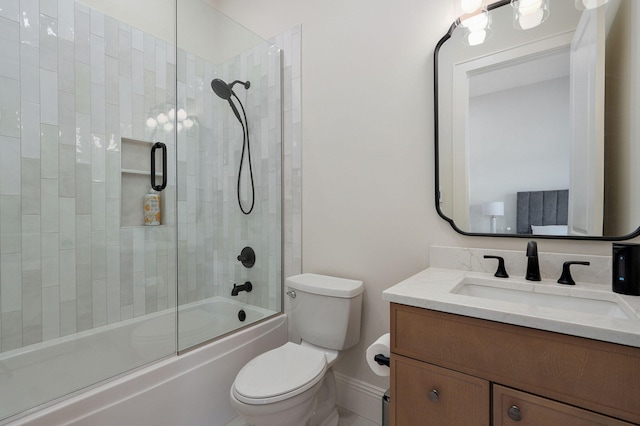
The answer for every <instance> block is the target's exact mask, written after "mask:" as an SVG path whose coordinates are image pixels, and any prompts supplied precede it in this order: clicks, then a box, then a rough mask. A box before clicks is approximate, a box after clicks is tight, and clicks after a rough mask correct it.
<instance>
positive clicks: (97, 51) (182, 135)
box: [0, 0, 301, 352]
mask: <svg viewBox="0 0 640 426" xmlns="http://www.w3.org/2000/svg"><path fill="white" fill-rule="evenodd" d="M273 44H276V45H277V46H281V47H287V49H285V50H284V52H283V55H284V79H283V81H284V86H283V87H282V93H284V117H281V115H280V114H281V111H280V110H279V109H277V108H275V106H276V105H277V104H278V103H279V102H280V93H281V90H280V80H279V78H278V74H277V73H276V72H274V70H277V69H278V64H279V59H278V58H279V54H278V51H277V49H276V48H275V47H273ZM289 47H290V49H289ZM299 47H300V28H299V27H297V28H294V29H292V30H289V31H287V32H285V33H283V34H281V35H279V36H278V37H276V38H275V39H274V40H271V42H267V43H264V44H263V45H261V46H258V47H256V48H255V49H252V50H250V51H248V52H245V53H243V54H241V55H239V56H238V57H236V58H233V59H231V60H229V61H228V62H225V63H224V64H216V65H214V64H210V63H207V62H206V61H205V60H203V59H202V58H198V57H195V56H194V55H192V54H190V53H188V52H185V51H183V50H180V49H178V50H177V51H176V47H175V46H174V45H172V44H171V43H167V42H165V41H163V40H160V39H157V38H155V37H153V36H151V35H149V34H146V33H143V32H142V31H140V30H137V29H136V28H132V27H131V26H130V25H128V24H125V23H123V22H119V21H117V20H116V19H114V18H112V17H109V16H106V15H104V14H103V13H101V12H100V11H97V10H94V9H91V8H89V7H87V6H85V5H83V4H81V3H78V2H74V1H73V0H57V1H53V0H40V1H38V0H9V1H4V2H2V7H0V55H2V58H3V59H2V61H0V93H2V95H3V96H2V100H0V351H1V352H4V351H8V350H11V349H16V348H20V347H22V346H26V345H30V344H34V343H38V342H42V341H45V340H49V339H54V338H57V337H60V336H64V335H69V334H73V333H76V332H79V331H82V330H87V329H91V328H95V327H99V326H102V325H106V324H110V323H114V322H118V321H121V320H125V319H128V318H131V317H133V316H140V315H144V314H147V313H151V312H155V311H158V310H162V309H167V308H171V307H174V306H175V305H176V303H177V300H176V297H177V295H178V293H179V299H178V300H179V301H180V303H186V302H190V301H194V300H199V299H202V298H205V297H210V296H214V295H224V296H229V295H230V291H231V287H232V285H233V282H238V283H242V282H244V280H247V279H248V280H252V281H253V282H254V284H255V285H256V287H254V289H255V290H254V292H252V293H251V294H241V296H240V297H242V298H244V300H246V301H248V302H249V303H254V304H257V305H260V306H263V307H266V308H270V309H274V310H279V309H280V299H281V295H280V286H279V283H280V282H281V279H282V275H281V274H282V273H283V272H281V271H280V265H281V263H282V259H281V257H280V256H281V254H280V253H281V252H280V244H282V243H284V247H285V248H284V251H285V258H284V264H285V270H284V275H285V276H288V275H292V274H295V273H299V272H300V270H301V259H300V136H301V131H300V125H301V111H300V100H299V96H300V48H299ZM176 56H177V61H176ZM215 77H218V78H223V79H225V80H227V81H232V80H235V79H248V80H251V82H252V88H251V89H250V90H248V91H245V90H244V89H241V86H236V88H235V90H236V92H237V93H238V95H239V96H240V97H241V99H242V100H243V102H245V107H246V108H247V115H248V120H249V125H250V133H251V138H252V162H253V168H254V175H255V182H256V211H255V213H253V214H252V215H251V216H250V217H248V218H247V217H243V215H241V214H240V213H239V209H238V207H237V202H236V199H235V197H236V195H235V184H236V181H235V179H236V177H237V166H238V163H239V159H240V158H239V156H240V152H241V147H242V142H241V135H242V133H241V129H240V127H239V124H238V123H237V121H236V119H235V116H234V115H233V113H231V111H230V109H229V107H228V104H227V103H226V102H223V101H221V100H220V99H218V98H216V97H215V96H214V95H213V93H212V92H211V89H210V86H209V83H210V81H211V79H212V78H215ZM176 78H177V80H178V96H177V100H178V105H179V107H182V108H184V109H185V110H186V111H187V113H188V114H189V115H190V116H192V118H193V119H194V121H195V122H196V124H195V125H194V126H193V127H192V128H191V129H186V128H184V127H183V128H181V129H177V128H174V129H172V130H169V131H159V130H157V129H156V130H155V131H154V130H152V129H150V128H149V127H147V126H146V120H147V118H148V117H149V115H150V114H157V113H159V112H161V111H169V110H170V109H171V105H174V104H175V101H176V92H175V88H176V84H175V81H176ZM281 120H282V121H283V122H284V129H283V130H282V131H283V132H284V147H283V149H284V164H283V165H281V164H280V158H281V157H280V146H279V142H280V134H279V132H280V130H279V124H280V121H281ZM176 131H178V145H177V151H176V144H175V142H174V140H175V132H176ZM122 137H128V138H134V139H143V140H149V141H161V142H164V143H166V144H167V147H168V154H169V156H168V164H169V174H168V175H169V180H168V186H167V189H166V190H165V191H163V193H162V196H163V197H164V211H163V222H164V223H165V225H163V226H160V227H142V226H140V227H121V224H120V210H121V199H120V194H121V184H122V182H121V170H120V160H121V158H120V153H121V138H122ZM176 155H177V158H176ZM176 160H177V163H178V173H177V174H178V178H177V179H176V177H175V175H174V174H173V172H172V170H175V169H174V166H173V165H174V164H176ZM281 169H282V170H283V173H284V179H283V181H284V186H283V187H282V188H281V187H280V185H279V182H280V179H281V176H280V170H281ZM243 179H244V176H243ZM246 180H247V179H244V181H245V184H244V185H243V191H244V194H246V193H247V192H246V190H247V187H246ZM176 185H177V186H178V187H176ZM281 190H282V191H283V192H284V200H285V201H284V217H285V219H284V221H285V230H284V241H281V238H280V235H281V230H280V218H279V209H280V200H281V193H280V191H281ZM177 194H179V196H177ZM177 197H179V198H177ZM243 202H244V203H245V205H246V203H247V202H248V200H247V198H246V196H245V199H244V200H243ZM140 205H141V208H142V200H141V202H140ZM173 206H177V212H176V211H175V208H174V207H173ZM176 226H177V227H178V236H177V240H176V230H175V227H176ZM245 245H252V246H253V247H254V249H256V253H257V259H258V260H257V263H256V266H255V267H254V268H252V269H246V268H243V267H242V266H241V264H240V263H239V262H238V261H237V260H236V259H235V257H236V256H237V255H238V254H239V253H240V250H241V249H242V247H244V246H245ZM176 250H177V252H176ZM178 265H180V274H179V275H178ZM176 277H178V282H179V286H180V287H179V291H176V287H175V285H176Z"/></svg>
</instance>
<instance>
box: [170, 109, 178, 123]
mask: <svg viewBox="0 0 640 426" xmlns="http://www.w3.org/2000/svg"><path fill="white" fill-rule="evenodd" d="M175 118H176V110H175V109H173V108H171V109H170V110H169V120H171V121H173V120H175Z"/></svg>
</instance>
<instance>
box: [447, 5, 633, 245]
mask: <svg viewBox="0 0 640 426" xmlns="http://www.w3.org/2000/svg"><path fill="white" fill-rule="evenodd" d="M528 3H532V2H531V1H528ZM543 3H544V4H546V5H547V6H548V15H547V16H546V19H545V20H544V21H543V22H542V23H540V24H539V25H537V26H533V27H531V28H529V29H526V30H523V29H517V28H516V25H514V7H513V6H512V5H511V4H510V2H509V1H500V2H497V3H494V4H491V5H490V6H489V11H488V15H489V16H490V21H489V22H490V36H488V37H487V38H486V39H485V40H484V42H482V43H479V44H477V45H469V40H470V39H469V37H468V35H469V29H468V28H465V27H464V26H463V25H460V24H459V20H458V21H457V22H458V25H456V24H454V25H452V27H451V29H450V30H449V32H448V33H447V34H446V35H445V36H444V37H443V38H442V39H441V40H440V42H439V43H438V45H437V47H436V52H435V89H436V208H437V210H438V213H439V214H440V216H442V217H443V218H444V219H445V220H447V221H449V222H450V224H451V226H452V227H453V228H454V229H455V230H456V231H458V232H460V233H462V234H465V235H484V236H488V235H491V236H511V237H514V236H515V237H531V236H532V234H534V235H535V237H536V238H537V237H541V238H569V239H583V238H584V239H603V240H622V239H628V238H631V237H634V236H636V235H639V234H640V228H639V225H640V187H639V185H640V167H638V166H637V165H636V164H634V159H640V119H639V118H640V79H639V78H638V77H637V76H638V75H640V69H639V67H640V43H638V42H637V40H640V25H635V24H636V22H640V2H638V1H637V0H609V1H608V2H606V4H604V5H603V6H600V7H597V8H595V9H587V10H579V9H578V8H576V2H575V1H574V0H543Z"/></svg>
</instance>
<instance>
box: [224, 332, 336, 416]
mask: <svg viewBox="0 0 640 426" xmlns="http://www.w3.org/2000/svg"><path fill="white" fill-rule="evenodd" d="M327 369H328V364H327V360H326V357H325V354H324V353H322V352H320V351H317V350H314V349H309V348H306V347H304V346H300V345H296V344H294V343H291V342H289V343H286V344H285V345H283V346H280V347H279V348H276V349H273V350H271V351H268V352H265V353H263V354H262V355H259V356H258V357H256V358H254V359H253V360H251V361H250V362H249V363H248V364H247V365H245V366H244V367H243V368H242V370H240V372H239V373H238V375H237V376H236V380H235V381H234V383H233V386H232V387H231V404H232V406H233V407H234V409H235V410H236V411H237V412H238V414H240V415H241V416H242V417H243V418H244V419H245V420H247V421H248V422H250V423H251V424H253V425H256V426H289V425H291V426H294V425H295V426H300V425H305V424H307V421H308V420H309V419H310V418H311V416H312V415H313V413H314V412H315V408H316V406H317V398H316V396H317V393H318V391H319V390H320V388H321V387H322V385H323V383H324V378H325V373H326V371H327Z"/></svg>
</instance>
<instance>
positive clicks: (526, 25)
mask: <svg viewBox="0 0 640 426" xmlns="http://www.w3.org/2000/svg"><path fill="white" fill-rule="evenodd" d="M542 18H544V12H543V11H542V9H538V10H536V11H535V12H534V13H529V14H527V15H520V16H519V17H518V24H519V25H520V28H521V29H523V30H528V29H531V28H534V27H537V26H538V25H540V24H541V23H542Z"/></svg>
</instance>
